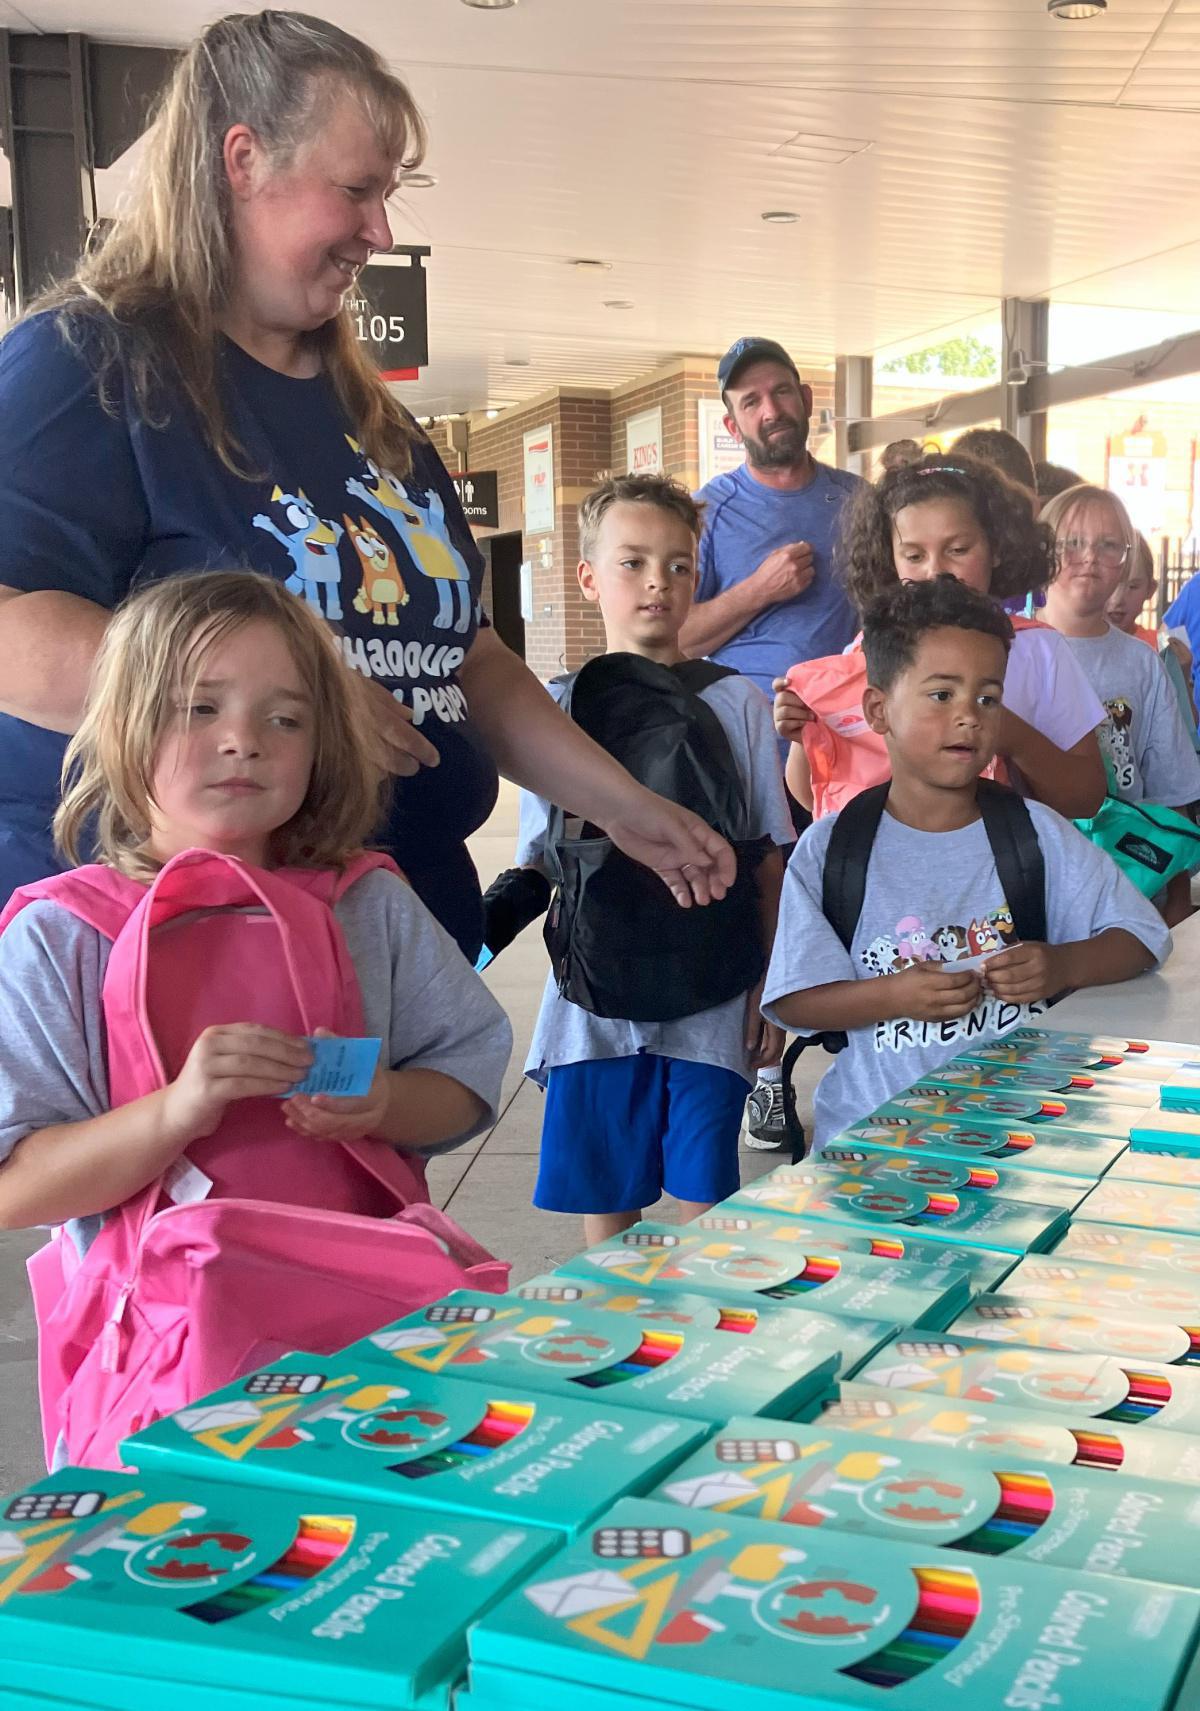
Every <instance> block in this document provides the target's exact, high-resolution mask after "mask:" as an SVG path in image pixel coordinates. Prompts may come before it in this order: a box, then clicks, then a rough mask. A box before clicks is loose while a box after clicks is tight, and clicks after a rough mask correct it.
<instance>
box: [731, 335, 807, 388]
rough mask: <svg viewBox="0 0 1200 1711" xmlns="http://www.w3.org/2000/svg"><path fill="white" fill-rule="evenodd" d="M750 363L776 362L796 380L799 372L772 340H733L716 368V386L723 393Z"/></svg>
mask: <svg viewBox="0 0 1200 1711" xmlns="http://www.w3.org/2000/svg"><path fill="white" fill-rule="evenodd" d="M752 362H778V363H782V364H783V366H784V368H790V369H791V371H792V373H793V374H794V375H795V376H796V379H797V380H799V378H800V371H799V369H798V368H797V367H796V365H795V363H794V362H793V361H792V359H791V357H790V356H789V355H788V353H787V352H786V351H785V350H784V348H783V346H782V345H779V344H776V343H775V340H774V339H735V340H734V342H733V343H732V344H731V345H730V347H729V349H728V350H727V351H726V352H725V355H724V356H723V357H722V358H721V361H720V364H719V365H718V368H717V385H718V386H719V387H720V388H721V391H722V392H724V391H725V390H726V388H727V387H729V386H732V385H733V382H734V381H735V380H736V378H737V376H738V375H739V374H740V373H741V371H742V369H743V368H745V367H747V365H748V364H749V363H752Z"/></svg>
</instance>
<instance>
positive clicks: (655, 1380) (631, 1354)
mask: <svg viewBox="0 0 1200 1711" xmlns="http://www.w3.org/2000/svg"><path fill="white" fill-rule="evenodd" d="M344 1353H345V1354H346V1355H347V1357H348V1358H349V1359H350V1360H352V1361H362V1362H370V1363H371V1364H372V1365H373V1366H375V1367H376V1368H382V1369H384V1370H387V1371H391V1372H403V1373H409V1374H412V1373H425V1374H445V1375H446V1376H447V1377H451V1378H464V1379H470V1381H471V1382H472V1383H474V1384H487V1385H490V1386H491V1387H492V1388H493V1389H496V1388H497V1387H500V1386H512V1385H514V1384H517V1385H520V1386H522V1387H528V1388H529V1389H531V1390H537V1391H542V1392H544V1393H546V1394H549V1395H553V1396H572V1397H576V1398H580V1399H585V1400H588V1401H590V1403H591V1405H592V1406H593V1407H595V1406H596V1405H597V1403H598V1402H599V1400H600V1395H601V1393H603V1396H604V1400H605V1402H606V1403H607V1402H611V1403H612V1404H614V1405H617V1406H620V1407H628V1408H652V1409H655V1410H657V1411H659V1412H661V1413H665V1414H672V1415H674V1414H682V1415H687V1416H689V1417H691V1418H692V1419H701V1420H721V1419H726V1418H728V1416H729V1415H730V1414H733V1413H737V1412H742V1413H747V1412H748V1413H752V1414H753V1413H762V1414H778V1415H780V1416H782V1417H784V1418H786V1417H787V1416H788V1415H790V1414H792V1413H794V1412H795V1411H796V1410H797V1409H799V1408H801V1407H802V1406H803V1405H804V1403H805V1402H806V1401H808V1400H809V1399H810V1398H811V1397H812V1396H813V1395H815V1394H816V1392H817V1391H818V1390H819V1389H820V1388H821V1387H822V1386H823V1385H824V1384H825V1383H826V1382H828V1380H829V1378H830V1377H831V1375H832V1374H833V1372H834V1371H835V1370H836V1369H837V1367H838V1365H839V1359H840V1356H839V1351H838V1350H836V1349H831V1348H830V1347H829V1345H828V1343H827V1341H825V1339H824V1336H823V1334H822V1335H821V1336H820V1337H815V1338H814V1341H813V1346H812V1347H807V1346H805V1345H803V1344H801V1343H798V1342H797V1341H796V1340H795V1338H793V1337H789V1338H787V1339H786V1340H785V1339H783V1338H778V1339H773V1338H772V1337H771V1336H770V1335H769V1334H768V1333H765V1332H762V1331H759V1332H757V1333H756V1334H755V1335H754V1336H749V1337H736V1338H735V1337H731V1336H728V1335H726V1334H724V1333H722V1332H719V1331H702V1330H698V1329H696V1328H695V1327H693V1326H688V1325H684V1326H674V1325H664V1324H661V1323H659V1322H657V1321H645V1322H643V1321H642V1320H640V1319H638V1318H637V1317H635V1316H632V1315H628V1316H626V1315H618V1314H614V1313H604V1312H589V1311H588V1310H587V1309H586V1308H581V1307H576V1306H574V1305H572V1304H570V1303H562V1304H560V1303H557V1302H556V1303H549V1304H546V1305H544V1306H543V1305H542V1304H541V1303H535V1302H530V1301H520V1300H512V1299H511V1298H510V1297H507V1296H498V1295H485V1294H482V1293H474V1292H472V1291H470V1290H456V1291H454V1293H453V1294H451V1295H448V1296H446V1298H445V1300H443V1301H438V1302H435V1303H434V1304H433V1305H432V1306H429V1307H423V1308H420V1309H418V1310H417V1311H416V1312H414V1313H410V1314H408V1315H407V1317H405V1318H403V1319H398V1320H397V1321H396V1322H395V1323H394V1324H392V1325H385V1326H384V1327H383V1328H382V1329H381V1330H379V1331H374V1332H372V1333H371V1334H370V1336H367V1337H364V1338H363V1339H362V1340H361V1341H360V1342H358V1343H353V1344H351V1346H350V1347H349V1348H348V1349H347V1350H345V1351H344ZM406 1382H408V1381H407V1380H406Z"/></svg>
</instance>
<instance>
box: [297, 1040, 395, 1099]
mask: <svg viewBox="0 0 1200 1711" xmlns="http://www.w3.org/2000/svg"><path fill="white" fill-rule="evenodd" d="M305 1044H306V1045H307V1046H308V1048H309V1050H310V1051H311V1052H312V1055H313V1060H312V1066H311V1068H310V1069H309V1071H308V1074H307V1075H306V1076H305V1077H304V1079H303V1080H302V1081H298V1082H297V1083H296V1085H295V1086H294V1087H289V1088H288V1090H287V1092H286V1093H285V1094H284V1095H283V1097H284V1098H285V1099H290V1098H291V1096H292V1094H293V1093H333V1094H336V1095H337V1096H338V1098H340V1099H361V1098H362V1096H363V1094H364V1093H367V1092H368V1091H369V1090H370V1086H371V1082H372V1081H373V1080H374V1078H375V1066H376V1064H377V1063H378V1062H379V1049H380V1047H381V1046H382V1044H383V1041H382V1040H351V1039H342V1038H341V1037H340V1036H339V1037H338V1038H336V1039H325V1038H321V1039H314V1038H313V1037H312V1036H311V1035H310V1036H308V1037H307V1038H306V1040H305Z"/></svg>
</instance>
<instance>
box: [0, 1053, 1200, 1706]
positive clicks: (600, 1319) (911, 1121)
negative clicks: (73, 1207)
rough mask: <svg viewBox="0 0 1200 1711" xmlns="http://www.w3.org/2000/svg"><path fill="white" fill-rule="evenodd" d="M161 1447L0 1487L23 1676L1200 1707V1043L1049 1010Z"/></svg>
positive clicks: (558, 1702) (213, 1412)
mask: <svg viewBox="0 0 1200 1711" xmlns="http://www.w3.org/2000/svg"><path fill="white" fill-rule="evenodd" d="M122 1453H123V1456H124V1461H125V1467H124V1469H123V1470H122V1471H117V1472H99V1471H96V1470H81V1469H70V1468H68V1469H64V1470H62V1471H61V1472H59V1473H57V1474H54V1475H52V1476H50V1477H49V1478H47V1479H45V1480H42V1481H40V1482H39V1483H38V1484H37V1485H34V1486H31V1487H30V1488H28V1489H27V1490H26V1491H24V1492H20V1493H18V1494H16V1496H14V1497H12V1498H10V1499H9V1500H8V1501H7V1502H6V1503H4V1504H3V1506H2V1507H0V1655H2V1656H3V1657H4V1658H5V1659H6V1663H5V1671H4V1682H3V1688H4V1692H5V1693H6V1694H9V1695H11V1696H15V1698H16V1701H17V1702H18V1703H20V1704H22V1705H26V1706H37V1705H40V1706H43V1707H44V1708H46V1711H52V1708H53V1707H54V1706H56V1705H57V1706H58V1707H59V1708H60V1711H61V1707H62V1706H63V1705H66V1704H70V1705H83V1704H86V1705H88V1706H89V1707H92V1706H99V1707H100V1708H101V1711H142V1708H143V1707H145V1708H146V1711H149V1708H150V1707H152V1706H153V1707H158V1706H160V1705H161V1704H162V1702H163V1699H164V1697H165V1695H166V1694H167V1693H169V1694H170V1696H171V1703H172V1711H250V1708H251V1707H252V1706H253V1707H255V1708H256V1711H257V1708H259V1707H263V1706H275V1707H280V1708H282V1711H301V1708H304V1711H315V1707H316V1706H317V1705H318V1704H320V1705H329V1704H336V1705H337V1706H338V1707H339V1711H367V1708H368V1707H370V1708H371V1711H377V1708H378V1707H379V1706H380V1705H384V1704H386V1705H388V1706H390V1707H394V1708H396V1711H402V1708H404V1707H408V1706H412V1707H414V1708H419V1711H561V1706H562V1703H563V1701H564V1697H565V1696H566V1695H568V1694H569V1695H570V1698H571V1703H572V1706H573V1711H651V1708H652V1707H654V1708H656V1711H661V1708H663V1707H667V1708H671V1707H675V1706H679V1707H685V1708H687V1711H728V1705H729V1703H730V1702H731V1700H732V1701H734V1702H736V1703H737V1704H738V1705H739V1707H740V1706H743V1705H744V1706H746V1707H748V1708H750V1711H806V1708H807V1711H840V1708H843V1707H854V1706H859V1707H867V1706H882V1705H887V1706H889V1707H895V1708H896V1711H910V1708H911V1711H942V1708H943V1707H946V1708H950V1707H954V1708H956V1711H958V1708H960V1707H961V1706H962V1705H963V1704H966V1703H968V1702H969V1703H970V1705H971V1706H972V1711H1001V1708H1002V1707H1003V1708H1005V1711H1008V1708H1014V1711H1094V1708H1095V1707H1096V1706H1100V1705H1108V1706H1112V1707H1114V1708H1115V1711H1124V1708H1125V1707H1129V1711H1133V1708H1134V1707H1136V1708H1137V1711H1200V1662H1198V1661H1197V1659H1198V1654H1200V1495H1197V1490H1198V1488H1200V1047H1191V1046H1176V1045H1171V1044H1167V1043H1162V1042H1153V1041H1144V1042H1139V1041H1132V1040H1118V1039H1107V1038H1095V1037H1092V1036H1084V1035H1078V1034H1066V1033H1059V1032H1055V1031H1054V1030H1051V1029H1043V1028H1034V1027H1030V1028H1021V1029H1018V1030H1015V1031H1014V1032H1013V1033H1012V1034H1010V1035H1008V1036H1006V1038H1005V1039H1004V1040H1003V1041H1001V1042H999V1043H992V1044H987V1045H984V1046H981V1047H979V1048H978V1049H976V1050H968V1051H966V1052H964V1053H963V1054H962V1056H961V1057H959V1058H957V1059H955V1060H954V1061H953V1062H952V1063H950V1064H948V1065H946V1067H945V1068H944V1069H943V1070H942V1071H941V1072H939V1074H938V1075H937V1076H936V1077H933V1078H929V1079H928V1080H925V1081H922V1082H921V1083H919V1084H917V1085H916V1086H914V1087H913V1088H910V1089H908V1090H907V1091H906V1092H904V1093H902V1094H900V1095H899V1096H898V1097H897V1098H895V1099H893V1100H891V1101H890V1102H889V1103H888V1104H887V1105H886V1106H884V1107H883V1108H882V1109H881V1110H880V1111H878V1112H875V1113H874V1114H873V1115H872V1116H871V1117H869V1118H867V1119H866V1120H864V1121H863V1122H861V1123H858V1124H855V1125H854V1126H853V1128H852V1129H850V1130H849V1131H847V1133H846V1134H844V1135H842V1136H839V1137H838V1138H837V1140H836V1142H835V1143H834V1144H833V1145H832V1146H829V1147H827V1148H825V1149H824V1151H823V1152H822V1153H821V1154H820V1155H819V1156H817V1157H816V1158H809V1159H803V1160H800V1161H797V1162H795V1163H791V1164H785V1165H783V1166H781V1167H780V1168H779V1169H777V1170H775V1171H773V1172H772V1173H771V1174H770V1175H768V1176H765V1177H763V1178H760V1179H759V1180H758V1181H757V1182H755V1183H753V1184H750V1185H748V1186H747V1187H746V1188H744V1189H743V1190H742V1191H741V1192H740V1193H738V1194H736V1195H734V1196H732V1197H731V1198H730V1199H729V1200H727V1201H725V1202H724V1203H723V1204H722V1205H720V1206H718V1207H715V1208H714V1209H713V1210H712V1211H711V1212H710V1213H707V1214H705V1215H703V1216H702V1217H700V1218H698V1219H697V1220H695V1221H694V1222H693V1223H691V1224H687V1225H676V1224H666V1223H658V1222H653V1221H644V1222H642V1223H640V1224H638V1225H635V1226H634V1228H633V1229H631V1230H628V1231H626V1232H624V1233H623V1234H622V1235H621V1236H618V1237H616V1238H614V1239H613V1240H611V1241H609V1242H605V1243H602V1244H601V1245H600V1246H598V1247H596V1248H593V1249H590V1250H589V1251H587V1252H585V1253H582V1254H579V1255H577V1256H576V1257H575V1258H574V1259H572V1260H570V1261H568V1262H567V1263H566V1264H565V1265H564V1266H562V1267H561V1268H560V1270H559V1271H557V1272H555V1273H552V1274H546V1275H543V1276H541V1277H535V1278H532V1279H530V1280H528V1281H527V1282H524V1283H521V1284H518V1285H516V1286H515V1287H514V1288H513V1289H511V1290H510V1291H509V1293H508V1294H506V1295H500V1296H497V1295H488V1294H473V1293H469V1292H463V1291H460V1292H458V1293H456V1294H454V1295H450V1296H447V1297H446V1298H445V1299H444V1300H442V1301H438V1302H434V1303H431V1304H430V1305H429V1306H427V1307H424V1308H421V1309H419V1310H418V1311H416V1312H414V1313H411V1314H408V1315H407V1316H406V1317H404V1318H402V1319H399V1320H397V1321H396V1322H395V1323H393V1324H391V1325H386V1326H383V1327H381V1328H380V1329H379V1330H378V1331H376V1332H374V1333H372V1334H371V1335H370V1336H368V1337H365V1338H363V1339H362V1340H361V1341H360V1342H358V1343H356V1344H353V1345H351V1346H350V1347H348V1348H346V1349H343V1350H341V1351H340V1352H337V1353H334V1354H325V1355H314V1354H306V1353H303V1352H297V1353H295V1354H293V1355H291V1356H288V1357H286V1358H284V1359H282V1360H279V1361H276V1362H273V1363H272V1364H271V1365H270V1366H269V1367H264V1368H262V1369H261V1370H259V1371H257V1372H252V1373H248V1374H246V1375H245V1376H244V1377H242V1378H240V1379H238V1380H237V1381H236V1382H235V1383H233V1384H231V1385H228V1386H226V1387H225V1388H224V1389H222V1390H220V1391H217V1392H215V1393H214V1394H213V1395H211V1396H207V1397H203V1398H200V1399H198V1400H197V1401H196V1402H195V1403H194V1404H192V1405H191V1406H190V1407H188V1408H185V1409H183V1410H181V1411H180V1412H178V1413H177V1414H175V1415H173V1416H171V1417H170V1418H168V1419H164V1420H160V1421H158V1422H156V1423H155V1424H154V1425H152V1426H150V1427H148V1428H147V1429H146V1430H144V1431H142V1432H140V1433H138V1434H137V1435H136V1436H135V1437H132V1438H130V1439H128V1440H127V1441H126V1443H125V1445H124V1446H123V1451H122ZM9 1659H12V1660H15V1661H13V1662H11V1663H10V1662H8V1661H7V1660H9Z"/></svg>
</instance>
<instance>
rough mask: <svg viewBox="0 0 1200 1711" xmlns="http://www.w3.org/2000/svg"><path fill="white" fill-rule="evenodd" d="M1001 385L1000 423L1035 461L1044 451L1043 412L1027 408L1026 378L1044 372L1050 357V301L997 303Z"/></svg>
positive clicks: (1010, 300) (1028, 405) (1004, 301)
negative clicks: (1000, 331)
mask: <svg viewBox="0 0 1200 1711" xmlns="http://www.w3.org/2000/svg"><path fill="white" fill-rule="evenodd" d="M1000 325H1001V328H1002V329H1003V337H1002V341H1001V356H1000V362H1001V368H1002V370H1003V378H1004V387H1003V399H1002V408H1001V412H1000V423H1001V426H1002V427H1005V428H1007V429H1008V431H1009V433H1010V434H1015V435H1016V436H1017V438H1018V439H1019V440H1020V442H1021V444H1022V445H1023V446H1024V447H1025V450H1026V451H1027V452H1028V453H1029V455H1030V457H1031V458H1032V459H1033V461H1034V462H1035V463H1038V462H1040V461H1041V460H1042V459H1043V458H1044V457H1045V455H1046V415H1045V412H1044V411H1041V410H1039V411H1034V410H1031V408H1030V386H1029V383H1030V381H1031V380H1032V379H1033V378H1034V376H1035V375H1039V374H1044V373H1045V372H1046V364H1047V362H1048V361H1049V357H1050V305H1049V303H1045V302H1039V303H1031V302H1026V301H1025V300H1024V299H1022V298H1020V297H1006V298H1005V299H1004V300H1003V302H1002V303H1001V305H1000Z"/></svg>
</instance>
